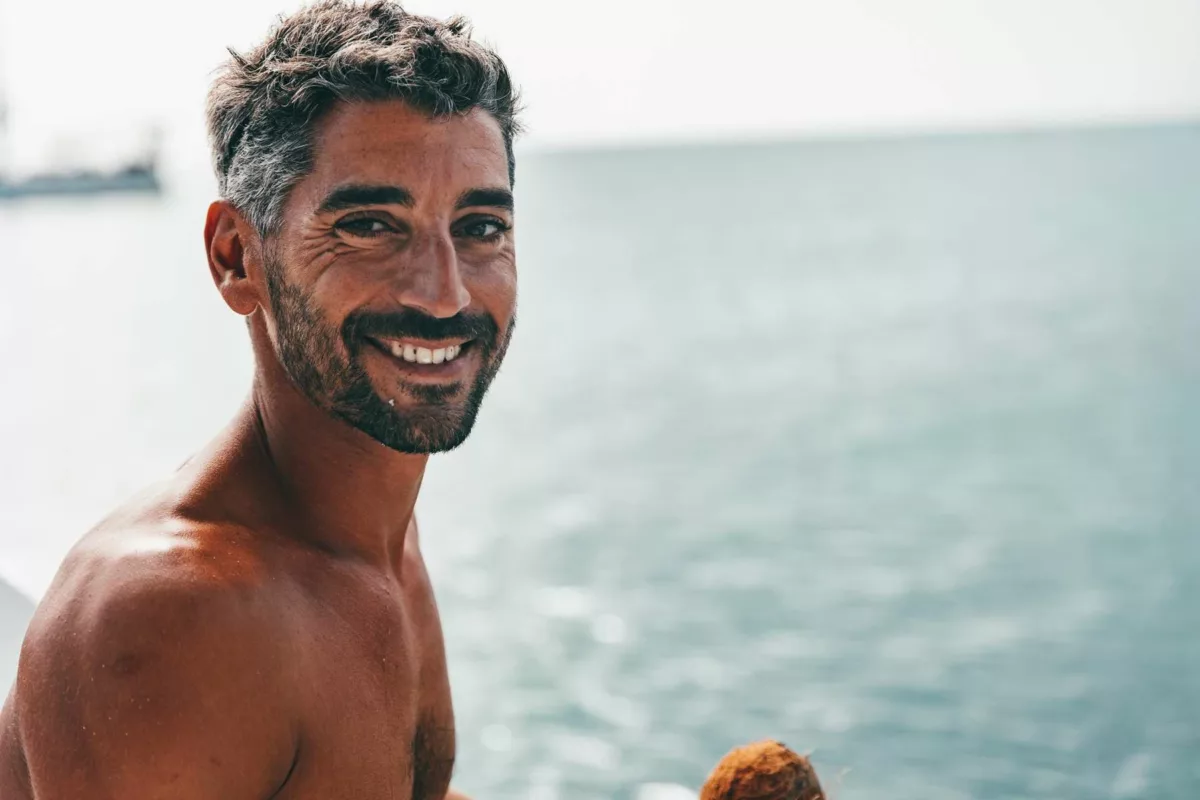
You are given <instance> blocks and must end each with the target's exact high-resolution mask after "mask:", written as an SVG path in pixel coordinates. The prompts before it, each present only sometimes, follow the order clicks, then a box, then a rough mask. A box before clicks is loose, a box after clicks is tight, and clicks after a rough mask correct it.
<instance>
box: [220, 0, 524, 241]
mask: <svg viewBox="0 0 1200 800" xmlns="http://www.w3.org/2000/svg"><path fill="white" fill-rule="evenodd" d="M229 54H230V59H229V60H228V61H226V62H225V64H224V65H223V66H222V67H221V69H220V71H219V73H218V74H217V76H216V78H215V80H214V81H213V85H212V88H211V89H210V91H209V93H208V104H207V118H208V137H209V143H210V146H211V147H212V156H213V166H214V169H215V170H216V173H217V185H218V188H219V190H220V193H221V197H222V198H224V199H226V200H228V201H229V202H231V203H233V204H234V205H235V206H237V207H238V208H239V209H240V210H241V211H242V213H244V214H245V215H246V216H247V218H248V219H249V221H250V223H251V224H252V225H254V227H255V228H256V229H257V230H258V232H259V234H260V235H262V236H263V237H264V238H266V237H268V236H270V235H272V234H274V233H277V232H278V229H279V224H280V217H281V214H282V210H283V205H284V203H285V201H286V200H287V196H288V194H289V192H291V190H292V188H293V187H294V186H295V185H296V184H297V183H298V182H299V181H300V179H301V178H303V177H304V176H305V175H306V174H308V173H309V172H310V171H311V170H312V163H313V132H314V128H315V126H316V123H317V121H318V120H319V119H320V118H321V117H322V115H324V114H325V113H326V112H328V111H329V110H330V109H331V108H332V107H333V106H334V104H335V103H337V102H339V101H354V100H389V99H399V100H404V101H405V102H407V103H408V104H410V105H411V106H413V107H414V108H416V109H418V110H420V111H424V112H426V113H428V114H430V115H431V116H449V115H451V114H465V113H466V112H468V111H470V110H471V109H474V108H479V109H482V110H484V111H486V112H488V113H490V114H491V115H492V116H493V117H494V118H495V119H496V121H497V122H499V123H500V130H501V133H502V134H503V136H504V147H505V151H506V152H507V154H508V178H509V182H510V183H511V182H512V181H513V179H514V173H515V161H514V159H513V150H512V143H513V139H514V138H515V137H516V135H517V134H518V133H519V132H520V124H519V122H518V121H517V119H516V117H517V113H518V111H519V110H520V108H519V101H518V97H517V90H516V87H515V86H513V83H512V80H511V79H510V77H509V74H508V69H507V68H506V67H505V66H504V62H503V61H501V60H500V57H499V56H498V55H496V54H495V53H494V52H493V51H492V50H490V49H489V48H488V47H486V46H484V45H482V44H480V43H478V42H475V41H473V40H472V39H471V29H470V26H469V24H468V22H467V20H466V19H464V18H463V17H452V18H451V19H448V20H446V21H444V22H443V21H440V20H436V19H433V18H432V17H423V16H418V15H415V14H409V13H407V12H406V11H405V10H404V9H403V8H402V7H401V6H400V5H399V4H398V3H395V2H390V1H389V0H371V2H366V3H353V2H347V1H346V0H321V2H318V3H315V4H314V5H311V6H308V7H306V8H304V9H302V10H300V11H298V12H296V13H295V14H292V15H291V16H288V17H281V18H280V19H279V21H278V24H277V25H276V26H275V27H274V28H273V29H272V30H271V32H270V33H269V34H268V36H267V38H266V41H264V42H263V43H262V44H260V45H258V46H257V47H255V48H254V49H252V50H250V51H249V52H246V53H238V52H236V51H235V50H233V49H230V50H229Z"/></svg>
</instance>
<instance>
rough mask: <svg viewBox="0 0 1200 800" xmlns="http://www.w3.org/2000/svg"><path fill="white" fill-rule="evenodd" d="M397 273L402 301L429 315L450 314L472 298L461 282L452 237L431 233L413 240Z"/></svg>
mask: <svg viewBox="0 0 1200 800" xmlns="http://www.w3.org/2000/svg"><path fill="white" fill-rule="evenodd" d="M408 256H409V257H408V258H407V259H406V263H405V264H404V266H403V268H402V269H401V270H400V275H399V276H398V284H399V293H398V297H397V298H396V299H397V300H398V301H399V302H400V304H401V305H404V306H407V307H409V308H415V309H417V310H419V311H423V312H424V313H426V314H428V315H429V316H431V317H438V318H441V319H444V318H446V317H453V316H454V315H455V314H457V313H459V312H460V311H462V310H463V309H464V308H466V307H467V306H468V305H469V304H470V302H471V294H470V293H469V292H468V291H467V287H466V285H465V284H464V283H463V279H462V273H461V271H460V270H459V264H458V252H457V251H456V250H455V249H454V241H453V240H452V239H451V237H450V234H449V233H448V232H447V233H446V234H445V235H436V234H430V235H428V236H424V237H421V238H420V239H418V240H417V241H415V242H413V243H412V244H411V245H410V247H409V249H408Z"/></svg>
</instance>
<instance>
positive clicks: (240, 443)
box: [0, 101, 516, 800]
mask: <svg viewBox="0 0 1200 800" xmlns="http://www.w3.org/2000/svg"><path fill="white" fill-rule="evenodd" d="M316 134H317V135H316V141H315V149H314V164H313V169H312V171H311V172H310V173H309V174H308V175H307V176H306V177H305V178H303V179H302V180H301V181H300V183H299V184H297V185H296V187H295V188H294V189H293V190H292V191H291V193H290V194H289V196H288V200H287V203H286V205H285V207H284V211H283V225H282V227H281V229H280V232H279V233H278V245H279V250H278V258H279V262H280V263H282V265H283V267H284V270H285V277H286V278H287V280H288V281H289V282H290V283H291V284H293V285H296V286H299V287H301V288H303V289H304V291H305V292H306V293H307V294H308V296H309V298H310V300H311V303H312V305H313V307H314V308H313V310H314V311H316V312H317V313H318V314H319V316H320V317H321V319H322V320H324V321H325V322H327V323H328V324H330V325H332V326H336V325H338V324H340V323H341V322H342V321H343V320H344V319H345V318H346V317H347V315H348V314H350V313H351V312H353V311H356V310H360V309H371V310H374V311H379V312H387V313H390V312H398V311H403V310H416V311H419V312H422V313H423V314H425V315H427V316H429V317H437V318H449V317H453V316H454V315H456V314H459V313H460V312H467V313H475V314H486V315H488V316H489V317H490V318H491V319H492V320H493V321H494V322H495V323H496V326H497V328H498V329H499V330H501V331H506V330H510V327H511V323H512V319H513V315H514V309H515V301H516V258H515V249H514V241H513V238H512V233H511V226H512V222H513V220H512V209H511V203H505V202H502V201H501V200H495V201H492V200H487V198H489V197H492V198H495V197H502V196H503V195H505V194H507V191H508V188H509V185H510V183H509V176H508V170H507V160H506V154H505V148H504V142H503V138H502V135H501V131H500V127H499V125H498V124H497V123H496V121H495V120H494V119H493V118H492V117H490V116H489V115H488V114H487V113H485V112H482V111H479V110H475V111H472V112H470V113H468V114H466V115H457V116H452V117H449V118H440V119H434V118H430V117H428V116H426V115H424V114H423V113H421V112H419V111H416V110H414V109H412V108H411V107H409V106H408V105H406V104H405V103H403V102H401V101H378V102H371V103H365V102H355V103H348V104H345V103H343V104H341V105H338V106H337V107H335V108H334V109H333V110H332V111H330V112H329V114H328V115H326V116H325V117H324V118H323V119H322V120H321V121H320V123H319V124H318V127H317V132H316ZM344 186H382V187H402V188H403V189H404V191H405V192H406V193H407V195H408V197H409V198H410V201H409V202H408V204H404V203H398V202H392V203H373V204H372V203H368V204H364V205H363V206H362V207H358V208H356V207H344V204H342V207H339V208H337V209H335V210H328V209H326V210H322V208H321V206H322V200H323V198H327V197H328V196H329V195H330V193H331V192H332V191H335V190H336V189H338V188H339V187H344ZM479 189H483V190H487V191H484V192H482V193H481V192H477V191H475V190H479ZM473 191H475V193H474V194H471V193H472V192H473ZM465 197H475V198H482V201H486V202H487V203H489V204H487V205H467V206H466V207H463V205H462V204H463V199H464V198H465ZM493 202H494V204H492V203H493ZM489 221H492V222H489ZM493 222H494V224H493ZM498 230H499V231H500V232H499V233H497V231H498ZM205 244H206V246H207V252H208V259H209V263H210V266H211V271H212V276H213V279H214V281H215V283H216V285H217V287H218V289H219V290H220V293H221V295H222V297H223V298H224V300H225V302H226V303H227V304H228V305H229V307H230V308H231V309H233V310H234V311H236V312H237V313H239V314H241V315H243V316H246V317H247V318H248V319H249V329H250V335H251V341H252V344H253V349H254V355H255V359H256V372H255V376H254V382H253V388H252V391H251V393H250V397H249V398H248V400H247V402H246V404H245V406H244V407H243V408H242V409H241V410H240V412H239V413H238V414H237V416H236V418H235V419H234V420H233V421H232V423H231V424H230V425H229V427H228V428H227V429H226V430H225V431H224V432H222V433H221V434H220V435H219V436H217V438H216V439H215V440H214V441H213V442H212V443H211V444H210V445H209V446H208V447H207V448H206V449H205V450H204V451H203V452H201V453H199V454H197V455H195V456H194V457H193V458H192V459H191V460H190V461H188V463H186V464H185V465H184V466H183V467H182V468H181V469H180V470H179V471H178V472H177V473H176V474H175V475H174V476H172V477H171V478H170V479H168V480H166V481H164V482H163V483H162V484H160V485H158V486H155V487H153V488H151V489H150V490H148V491H147V492H145V493H144V494H143V495H142V496H140V497H139V498H137V499H136V500H134V501H132V502H131V503H130V504H128V505H127V506H125V507H123V508H121V509H120V510H118V511H116V512H115V513H113V514H112V515H111V516H109V517H108V518H107V519H106V520H105V521H104V522H102V523H101V524H100V525H99V526H98V527H97V528H96V529H94V530H93V531H91V532H90V533H88V534H87V535H86V536H85V537H84V538H83V539H82V540H81V541H80V542H79V543H78V544H77V545H76V546H75V548H74V549H73V550H72V551H71V553H70V554H69V555H68V557H67V558H66V560H65V561H64V563H63V565H62V567H61V569H60V570H59V573H58V575H57V577H56V578H55V580H54V582H53V585H52V586H51V588H50V589H49V591H48V592H47V594H46V596H45V599H44V600H43V601H42V603H41V605H40V606H39V608H38V611H37V613H36V615H35V617H34V620H33V622H32V624H31V625H30V628H29V631H28V634H27V637H26V640H25V645H24V647H23V649H22V653H21V660H20V669H19V675H18V678H17V682H16V684H15V686H14V688H13V691H12V692H11V693H10V695H9V697H8V700H7V702H6V704H5V706H4V710H3V716H2V718H0V800H32V799H33V798H36V800H78V798H88V800H108V799H110V798H111V800H152V799H153V800H158V799H159V798H170V799H171V800H235V799H240V798H246V800H266V798H281V800H334V799H340V798H346V799H347V800H442V798H448V799H449V800H454V798H458V799H459V800H463V798H462V796H461V795H458V794H455V793H453V792H450V790H449V782H450V774H451V768H452V765H453V762H454V754H455V733H454V715H453V711H452V708H451V701H450V685H449V682H448V679H447V670H446V660H445V654H444V649H443V640H442V628H441V622H440V620H439V617H438V611H437V606H436V604H435V602H434V596H433V591H432V588H431V586H430V582H429V577H428V575H427V574H426V571H425V565H424V562H423V560H422V557H421V550H420V545H419V542H418V537H417V526H416V522H415V520H414V517H413V507H414V504H415V503H416V500H417V493H418V490H419V489H420V487H421V479H422V476H423V475H424V472H425V466H426V460H427V458H428V456H427V455H424V454H406V453H402V452H399V451H397V450H395V449H391V448H389V447H385V446H384V445H382V444H380V443H379V442H377V441H376V440H375V439H373V438H371V437H369V436H367V435H366V434H364V433H362V432H361V431H359V430H358V429H356V428H355V427H352V426H351V425H349V424H346V423H345V422H342V421H340V420H338V419H336V418H334V417H333V416H331V414H330V413H328V411H327V410H326V409H325V408H322V407H321V405H320V404H319V403H316V402H313V400H312V399H311V398H310V397H308V396H306V395H305V394H304V393H303V392H302V391H301V390H300V389H298V387H297V385H296V384H295V382H294V381H292V380H291V379H289V376H288V373H287V372H286V371H285V369H284V367H283V366H282V362H281V360H280V357H279V356H278V355H277V352H278V350H277V347H276V337H277V336H278V331H277V326H276V321H275V319H274V318H273V315H272V312H271V305H270V300H269V297H268V290H267V282H266V276H265V273H264V262H265V259H266V258H267V257H268V256H267V255H266V254H264V246H263V244H262V241H261V239H260V238H259V236H258V235H257V233H256V232H255V231H254V229H253V228H252V227H251V226H250V225H249V224H248V222H247V221H246V219H245V218H244V217H243V215H242V214H240V213H239V212H238V210H237V209H235V208H233V207H232V206H231V205H229V204H228V203H224V202H217V203H214V204H213V205H212V206H211V207H210V209H209V213H208V220H207V225H206V229H205ZM427 344H431V345H433V346H444V344H445V343H437V342H432V343H427ZM481 351H482V352H486V350H483V349H482V348H476V349H470V348H469V347H468V348H464V349H463V353H462V355H461V356H459V358H458V359H457V360H456V361H455V362H454V365H453V366H452V365H450V364H446V365H445V367H446V368H443V369H441V370H440V371H433V370H426V371H424V372H422V370H421V369H420V368H417V367H415V366H413V365H405V364H403V363H400V362H399V361H396V360H393V359H392V357H390V356H388V355H387V354H385V353H384V352H383V351H382V350H377V351H374V352H369V353H366V354H365V355H364V356H363V359H362V363H363V364H364V365H365V367H366V372H367V374H368V375H369V377H370V382H371V385H372V386H373V387H375V389H376V390H377V391H378V393H379V396H380V397H385V398H388V399H390V400H391V401H392V404H391V407H393V408H395V409H396V411H397V413H398V414H401V415H403V414H407V413H410V412H419V411H422V410H424V411H429V410H430V409H428V408H425V409H422V408H421V407H420V406H421V404H422V403H425V404H428V403H429V402H430V400H429V398H430V397H431V396H433V394H431V393H429V392H426V393H424V394H422V393H420V392H406V391H404V390H403V388H400V389H397V387H398V386H400V387H403V386H404V385H414V384H421V383H424V385H425V387H426V388H428V387H439V386H440V387H443V388H445V391H444V392H443V393H442V394H441V395H437V396H438V398H439V399H438V402H439V403H442V404H444V405H445V406H446V407H448V408H454V407H457V406H456V404H457V405H461V404H462V403H463V402H464V396H465V394H466V391H467V390H466V388H464V387H466V386H467V385H469V384H470V380H471V378H472V376H474V375H475V374H476V373H477V372H478V371H479V370H480V369H481V368H482V365H481V361H482V359H483V357H484V356H483V355H481ZM451 366H452V368H450V367H451ZM447 368H449V369H447ZM435 372H436V374H435ZM405 382H407V383H405ZM434 394H436V393H434ZM434 411H435V412H439V411H440V409H434Z"/></svg>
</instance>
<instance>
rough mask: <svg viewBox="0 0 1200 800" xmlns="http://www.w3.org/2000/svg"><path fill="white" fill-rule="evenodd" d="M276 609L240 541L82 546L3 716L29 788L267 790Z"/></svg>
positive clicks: (51, 599) (283, 671)
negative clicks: (10, 718) (16, 740)
mask: <svg viewBox="0 0 1200 800" xmlns="http://www.w3.org/2000/svg"><path fill="white" fill-rule="evenodd" d="M279 607H280V603H279V598H278V597H277V596H276V593H275V592H273V591H272V578H271V575H270V573H269V571H268V570H267V567H266V565H265V563H264V562H263V561H262V560H261V559H259V558H258V557H257V555H256V550H255V548H254V546H253V545H252V544H251V542H250V540H249V539H247V538H246V537H245V536H244V533H243V532H240V531H236V530H231V529H230V530H223V529H214V528H211V526H210V527H199V526H189V525H188V524H185V523H179V522H161V523H154V524H145V523H140V524H138V525H134V526H131V527H128V528H123V529H115V530H114V529H108V530H103V531H99V532H96V533H94V534H92V535H89V537H87V538H85V540H84V541H83V542H81V544H80V545H79V546H78V547H77V548H76V549H75V551H73V552H72V554H71V556H69V557H68V559H67V561H66V562H65V563H64V565H63V568H62V570H61V571H60V573H59V576H58V577H57V578H56V580H55V583H54V585H53V586H52V588H51V590H50V592H49V593H48V594H47V596H46V598H45V599H44V600H43V602H42V603H41V605H40V606H39V608H38V611H37V613H36V614H35V616H34V619H33V621H32V623H31V624H30V627H29V632H28V634H27V636H26V641H25V645H24V647H23V648H22V653H21V660H20V667H19V672H18V677H17V684H16V694H15V701H16V703H15V705H16V712H17V717H18V720H19V728H20V733H21V738H22V741H23V745H24V749H25V754H26V759H27V761H28V763H29V768H30V772H31V774H32V776H33V783H34V785H35V787H36V786H38V785H39V784H40V785H41V786H42V787H44V788H45V789H46V790H47V791H48V796H83V795H84V794H86V793H87V792H86V791H84V790H85V789H87V790H94V787H97V786H104V787H105V788H106V789H108V790H109V791H108V792H107V793H106V794H108V795H109V796H118V797H129V798H140V797H152V796H158V795H159V794H160V793H161V792H162V791H163V790H164V789H165V787H168V786H169V787H171V791H170V794H171V796H173V797H180V798H190V797H223V796H235V795H242V796H244V795H246V794H247V792H250V793H257V792H259V791H264V790H267V789H269V788H271V787H272V786H276V787H277V786H278V785H279V783H280V782H281V781H282V780H283V778H284V777H285V776H286V773H287V770H288V769H289V766H290V764H291V762H292V759H293V754H294V750H295V743H294V731H295V728H294V725H293V707H292V704H291V697H290V692H289V685H288V681H287V675H288V671H287V663H288V660H287V658H286V655H287V641H288V637H287V632H286V630H285V629H283V628H282V627H281V620H280V616H279V614H278V613H277V609H278V608H279ZM197 765H204V767H205V768H204V769H201V770H197V769H195V766H197ZM192 784H194V785H192Z"/></svg>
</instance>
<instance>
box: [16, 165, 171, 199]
mask: <svg viewBox="0 0 1200 800" xmlns="http://www.w3.org/2000/svg"><path fill="white" fill-rule="evenodd" d="M161 189H162V186H161V184H160V183H159V180H158V168H157V162H156V160H148V161H145V162H142V163H130V164H128V165H126V166H124V167H121V168H119V169H116V170H106V171H99V170H86V169H72V170H63V171H54V172H39V173H34V174H32V175H29V176H26V177H23V178H20V179H16V180H10V179H7V178H6V177H5V176H3V175H0V200H10V199H14V198H21V197H32V196H36V195H92V194H107V193H110V192H155V193H157V192H159V191H161Z"/></svg>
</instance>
